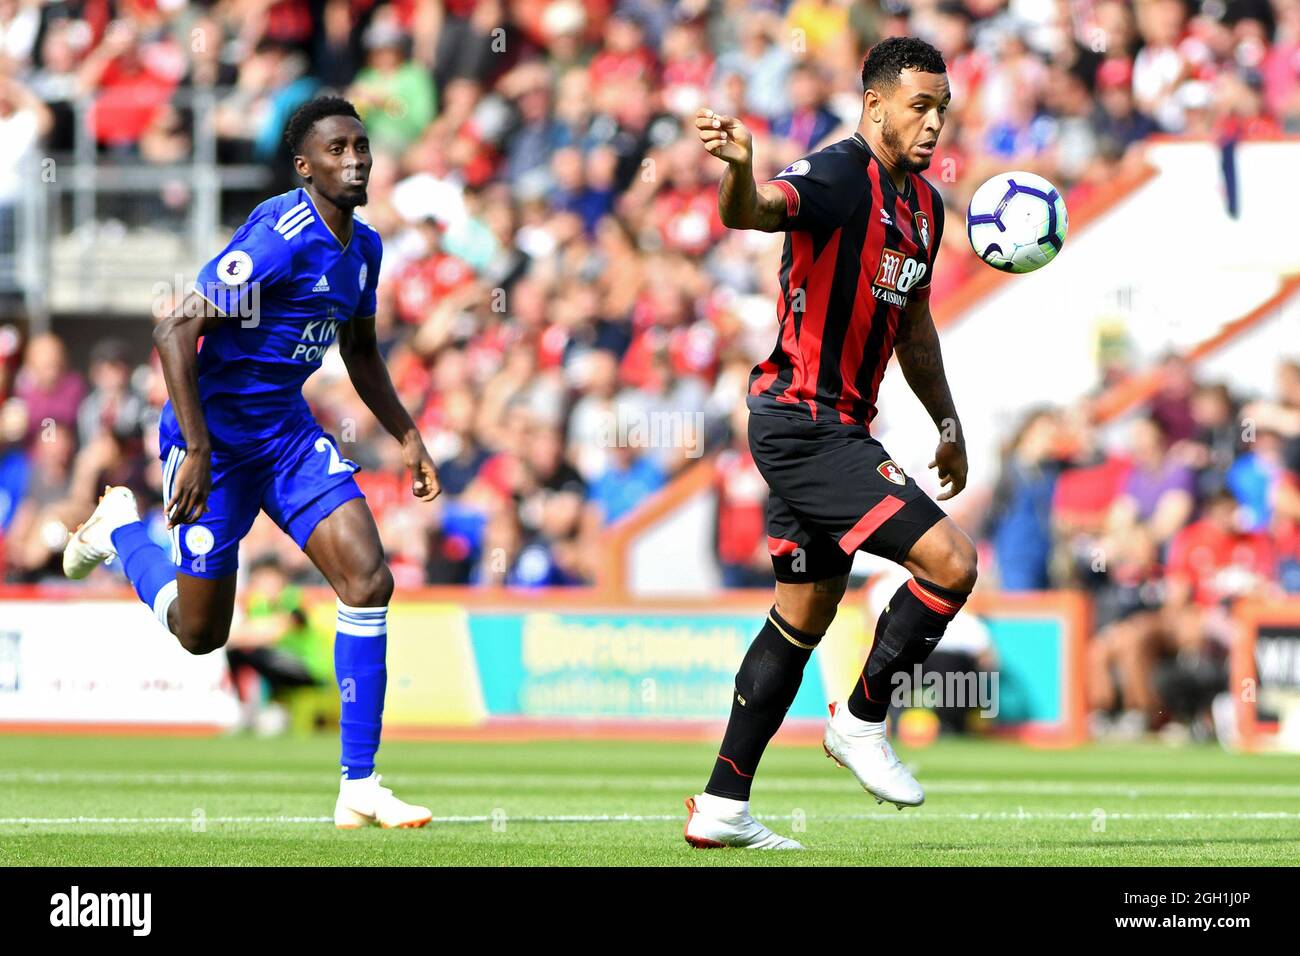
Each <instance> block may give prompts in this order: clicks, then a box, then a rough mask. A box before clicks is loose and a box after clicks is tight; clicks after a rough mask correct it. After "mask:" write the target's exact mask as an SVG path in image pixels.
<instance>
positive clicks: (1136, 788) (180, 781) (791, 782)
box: [0, 769, 1300, 799]
mask: <svg viewBox="0 0 1300 956" xmlns="http://www.w3.org/2000/svg"><path fill="white" fill-rule="evenodd" d="M334 779H337V778H336V777H335V776H334V775H333V774H331V773H329V772H321V773H317V772H315V771H304V772H301V773H285V772H282V771H260V770H248V771H229V772H227V771H197V772H185V771H181V772H165V771H144V772H140V773H130V772H123V771H67V772H64V771H44V770H12V769H11V770H0V783H26V784H37V785H42V784H43V785H52V786H53V785H62V784H69V783H91V784H96V783H97V784H134V785H141V784H157V785H163V786H186V785H206V784H210V785H217V784H227V783H241V784H245V785H256V784H263V785H271V784H291V785H298V786H302V787H305V788H308V789H316V788H317V787H319V786H322V785H323V784H324V783H327V782H331V781H333V780H334ZM394 779H395V780H397V779H399V776H398V775H394ZM400 780H401V782H403V783H404V784H405V785H406V786H407V787H408V788H409V787H412V786H423V787H428V788H438V787H459V788H464V787H471V786H473V787H487V788H491V787H523V786H527V787H535V788H540V789H546V788H547V787H564V788H566V789H568V788H572V787H583V786H599V787H603V788H605V789H621V790H636V791H641V792H644V791H647V790H668V791H671V790H679V789H682V788H685V789H687V790H689V789H690V787H691V786H692V785H694V781H695V778H694V777H693V776H691V777H685V776H684V777H683V778H682V781H683V782H682V783H677V782H676V781H673V780H662V779H661V780H657V781H656V780H642V779H637V778H630V779H619V778H618V777H612V778H611V777H596V776H589V775H577V776H574V775H563V774H520V773H500V774H463V773H446V774H439V773H404V774H401V775H400ZM923 782H924V784H925V789H926V791H927V792H929V793H957V794H1001V793H1009V794H1025V795H1035V796H1044V795H1060V796H1115V797H1128V798H1136V797H1241V798H1250V799H1268V798H1274V799H1295V798H1300V786H1295V785H1288V784H1273V783H1224V784H1198V783H1161V782H1158V781H1141V782H1138V781H1126V780H1123V779H1121V780H1117V781H1107V782H1104V783H1097V782H1088V781H1082V780H1079V781H1075V780H990V779H987V778H980V777H972V778H967V779H960V780H944V779H934V778H931V779H927V780H924V781H923ZM844 786H845V784H844V782H843V780H842V779H839V778H835V777H829V778H812V777H800V778H794V779H791V778H784V779H783V778H772V779H768V780H765V781H763V787H764V789H765V790H768V791H770V792H789V791H827V792H834V791H842V790H843V789H844Z"/></svg>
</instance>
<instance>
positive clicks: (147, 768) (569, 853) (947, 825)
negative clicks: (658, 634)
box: [0, 736, 1300, 866]
mask: <svg viewBox="0 0 1300 956" xmlns="http://www.w3.org/2000/svg"><path fill="white" fill-rule="evenodd" d="M336 747H337V744H336V742H335V741H334V740H333V739H331V738H328V737H320V738H313V739H307V740H301V739H298V740H294V739H277V740H257V739H250V738H239V737H234V738H221V739H199V740H195V739H178V738H172V739H139V738H121V737H119V738H90V737H13V736H0V863H3V864H7V865H26V864H41V865H77V866H83V865H109V864H120V865H149V864H162V865H186V866H212V865H215V866H223V865H239V864H246V865H293V866H309V865H317V864H320V865H325V864H329V865H358V864H360V865H364V864H387V865H405V864H415V865H465V864H470V865H490V866H501V865H507V866H531V865H545V864H566V865H603V866H610V865H615V866H617V865H671V866H680V865H689V866H735V865H765V866H780V865H786V864H812V865H837V864H856V865H863V864H871V865H879V864H886V865H911V864H937V865H964V864H1029V865H1036V864H1079V865H1135V864H1155V865H1176V866H1191V865H1209V864H1247V865H1258V864H1266V865H1273V864H1289V865H1295V864H1297V863H1300V774H1297V772H1296V770H1297V763H1298V761H1297V758H1295V757H1293V756H1291V757H1288V756H1268V755H1250V756H1246V755H1238V754H1230V753H1226V752H1224V751H1221V750H1219V749H1217V748H1214V747H1195V748H1188V749H1177V750H1175V749H1169V748H1166V747H1164V746H1162V745H1158V744H1151V745H1143V746H1123V747H1121V746H1106V747H1101V746H1098V747H1091V748H1086V749H1082V750H1069V751H1051V750H1034V749H1028V748H1025V747H1022V746H1019V745H1015V744H1010V743H1000V742H997V743H995V742H988V741H940V742H939V743H937V744H936V745H934V746H932V747H929V748H926V749H920V750H918V749H901V750H900V753H901V755H902V756H903V759H904V760H907V761H908V762H909V763H911V764H912V765H913V767H914V769H915V770H916V771H917V774H918V777H919V779H920V780H921V782H922V784H923V785H924V786H925V787H926V788H927V791H928V798H927V802H926V804H925V806H924V807H922V808H920V809H919V810H906V811H901V812H900V811H898V810H896V809H894V808H893V807H892V806H889V805H885V806H883V807H880V806H877V805H876V803H875V801H874V800H872V799H871V798H869V797H868V796H867V795H866V794H864V793H863V792H862V791H861V790H860V789H858V787H857V785H856V784H855V783H854V782H853V780H852V778H851V777H849V775H848V772H847V771H845V770H841V769H839V768H837V767H836V766H835V765H834V764H833V763H831V761H829V760H827V759H825V757H824V755H823V754H822V752H821V748H820V747H818V746H816V745H815V744H814V745H812V746H798V747H795V746H774V747H773V748H772V749H771V750H769V752H768V756H767V758H766V759H765V761H764V764H763V769H762V771H761V773H760V775H759V778H758V780H757V782H756V787H755V799H754V802H753V808H754V811H755V813H757V814H758V815H759V816H760V817H761V818H763V819H765V820H766V821H767V822H768V823H769V824H770V825H771V826H773V827H774V828H776V829H777V830H778V831H779V832H782V833H787V834H790V835H793V836H795V837H796V838H797V839H799V840H800V841H802V842H803V843H804V844H805V845H806V846H807V847H808V848H809V849H808V852H806V853H758V852H749V851H739V850H712V851H702V850H693V849H691V848H690V847H688V846H687V845H686V844H685V843H684V842H683V840H682V836H681V830H682V823H683V819H684V812H685V811H684V809H683V807H682V798H683V797H684V796H685V795H686V794H689V793H692V792H696V791H697V790H698V789H700V787H701V786H702V784H703V781H704V778H705V776H706V774H707V772H708V770H709V768H710V766H711V761H712V757H713V754H714V752H715V751H714V747H713V745H712V744H710V743H704V742H702V743H699V744H695V743H649V742H627V741H610V740H583V741H573V742H567V741H544V742H536V743H527V744H501V743H465V742H457V743H415V742H386V743H385V744H384V747H383V749H382V751H381V771H382V772H383V773H385V775H386V782H387V783H391V784H392V785H393V787H394V789H396V790H397V792H398V794H399V795H401V796H403V797H405V798H406V799H407V800H411V801H415V802H424V803H427V804H428V805H429V806H431V807H432V808H433V810H434V814H435V820H434V822H433V823H431V824H430V825H429V826H427V827H425V828H424V829H422V830H402V831H386V830H380V829H378V828H370V829H366V830H358V831H336V830H335V829H334V827H333V825H332V824H331V823H330V822H329V815H330V814H331V812H332V810H333V798H334V793H335V788H336V783H335V777H334V772H333V771H332V769H331V768H332V767H333V766H334V761H335V759H336V756H335V751H336Z"/></svg>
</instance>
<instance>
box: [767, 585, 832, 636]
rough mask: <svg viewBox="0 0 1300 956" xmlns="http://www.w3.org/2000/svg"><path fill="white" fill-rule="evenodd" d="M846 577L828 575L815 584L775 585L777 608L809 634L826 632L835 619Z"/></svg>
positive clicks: (782, 614) (784, 616) (786, 618)
mask: <svg viewBox="0 0 1300 956" xmlns="http://www.w3.org/2000/svg"><path fill="white" fill-rule="evenodd" d="M847 587H848V578H847V576H846V577H844V578H831V579H828V580H826V581H819V582H817V583H815V584H802V585H782V584H778V585H777V588H776V610H777V613H778V614H780V615H781V617H783V618H784V619H785V620H787V621H789V622H790V623H791V624H793V625H794V626H795V627H797V628H799V630H801V631H804V632H805V633H808V634H825V633H826V630H827V629H828V628H829V627H830V626H831V622H832V621H834V620H835V612H836V611H838V610H839V606H840V601H841V599H843V597H844V591H845V589H846V588H847Z"/></svg>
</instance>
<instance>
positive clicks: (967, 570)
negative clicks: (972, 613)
mask: <svg viewBox="0 0 1300 956" xmlns="http://www.w3.org/2000/svg"><path fill="white" fill-rule="evenodd" d="M934 564H935V566H934V567H933V568H927V569H926V570H927V572H928V574H929V575H930V577H929V580H931V581H933V582H934V583H935V584H937V585H939V586H940V587H945V588H948V589H950V590H953V591H960V592H962V593H964V594H969V593H970V592H971V591H973V590H974V589H975V581H976V580H977V579H978V578H979V567H978V556H977V555H976V552H975V545H974V544H973V543H972V542H971V539H970V538H968V537H966V535H964V534H960V533H959V534H957V535H954V536H953V540H952V542H951V545H950V547H948V548H947V550H946V551H945V553H944V555H943V557H942V558H940V559H939V560H938V561H936V562H934Z"/></svg>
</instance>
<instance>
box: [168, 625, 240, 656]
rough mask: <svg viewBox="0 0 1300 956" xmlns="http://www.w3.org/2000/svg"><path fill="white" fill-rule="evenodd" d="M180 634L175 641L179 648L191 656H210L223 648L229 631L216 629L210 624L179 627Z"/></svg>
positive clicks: (220, 628)
mask: <svg viewBox="0 0 1300 956" xmlns="http://www.w3.org/2000/svg"><path fill="white" fill-rule="evenodd" d="M179 631H180V633H179V634H177V635H176V639H177V640H178V641H179V642H180V645H181V647H183V648H185V650H187V651H189V652H190V653H191V654H211V653H212V652H213V651H215V650H218V649H219V648H221V647H224V646H225V644H226V638H227V637H228V636H229V629H228V628H222V627H216V626H213V625H211V624H206V623H205V624H197V625H191V626H188V627H187V626H185V625H181V627H180V628H179Z"/></svg>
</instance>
